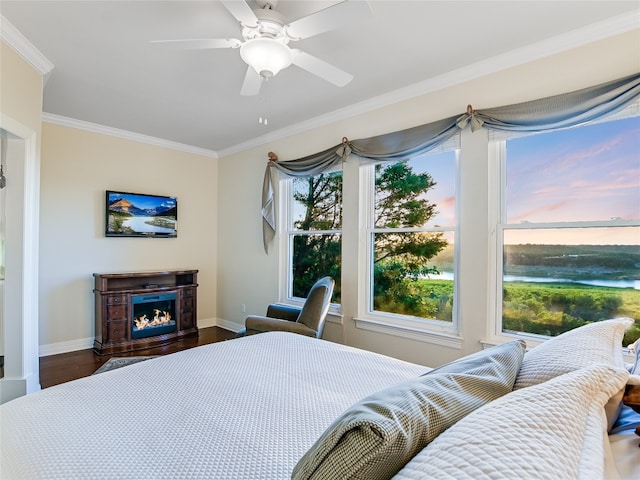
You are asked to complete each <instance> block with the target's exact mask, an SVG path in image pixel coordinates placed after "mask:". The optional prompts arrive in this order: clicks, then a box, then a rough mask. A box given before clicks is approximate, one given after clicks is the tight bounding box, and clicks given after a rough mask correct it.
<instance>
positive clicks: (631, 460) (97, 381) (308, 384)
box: [0, 320, 640, 480]
mask: <svg viewBox="0 0 640 480" xmlns="http://www.w3.org/2000/svg"><path fill="white" fill-rule="evenodd" d="M599 323H600V324H602V325H599V326H598V329H594V328H591V329H589V328H585V327H582V328H581V329H577V330H575V331H573V333H571V335H570V336H569V338H565V339H564V340H563V338H562V337H563V336H560V337H556V338H554V339H552V340H550V341H548V342H547V343H545V344H543V345H542V346H540V347H536V348H535V349H533V350H531V351H529V352H527V353H526V354H525V347H524V344H523V342H509V343H508V344H504V345H501V346H497V347H493V348H491V349H487V350H483V351H482V352H478V353H477V354H474V355H472V356H469V357H465V358H464V359H461V360H459V361H456V362H452V363H451V364H447V365H444V366H441V367H438V368H435V369H431V368H428V367H425V366H421V365H416V364H412V363H408V362H404V361H401V360H398V359H394V358H390V357H386V356H383V355H379V354H376V353H372V352H368V351H364V350H359V349H356V348H352V347H348V346H344V345H339V344H335V343H331V342H328V341H324V340H317V339H312V338H308V337H304V336H301V335H296V334H292V333H285V332H272V333H264V334H260V335H253V336H249V337H243V338H238V339H233V340H228V341H224V342H220V343H216V344H211V345H205V346H201V347H197V348H193V349H190V350H186V351H182V352H178V353H174V354H171V355H166V356H162V357H158V358H154V359H151V360H148V361H145V362H140V363H137V364H134V365H130V366H127V367H124V368H120V369H117V370H113V371H108V372H104V373H100V374H97V375H93V376H91V377H87V378H83V379H79V380H75V381H72V382H68V383H66V384H62V385H58V386H54V387H51V388H47V389H45V390H42V391H40V392H36V393H33V394H30V395H27V396H25V397H21V398H18V399H15V400H13V401H10V402H7V403H5V404H4V405H2V406H0V422H1V423H0V428H1V430H0V442H1V444H0V447H1V450H0V455H1V456H0V461H1V463H0V476H1V478H2V479H29V480H35V479H47V480H54V479H64V480H69V479H75V478H77V479H94V478H95V479H165V478H166V479H182V478H192V479H200V478H202V479H204V478H207V479H213V478H224V479H227V478H228V479H265V480H267V479H286V478H296V479H303V478H335V479H342V478H354V479H355V478H392V477H394V478H397V479H416V478H446V477H448V478H474V479H475V478H563V477H564V478H598V477H600V478H612V477H614V476H615V477H617V476H619V477H620V478H640V449H638V444H639V443H640V437H636V436H634V435H633V430H632V427H631V425H632V424H633V422H634V421H637V419H638V418H635V417H633V415H631V417H630V420H628V421H627V423H628V424H629V425H630V426H629V428H623V426H622V425H618V431H617V433H614V434H611V435H608V434H607V429H608V428H609V427H611V426H613V423H611V422H612V419H607V417H606V415H605V412H606V409H605V404H607V403H608V402H611V401H612V400H611V399H612V398H614V399H615V398H617V396H616V395H617V392H619V391H620V390H621V389H623V388H624V386H625V384H626V383H627V382H629V381H633V379H634V378H635V377H634V376H633V375H630V373H629V371H628V370H629V366H628V365H627V366H625V365H624V362H623V360H622V351H621V349H619V348H617V347H615V346H616V345H620V341H621V338H622V333H623V332H624V329H625V328H626V327H627V326H628V323H625V321H620V320H611V321H607V322H599ZM594 325H595V324H594ZM585 331H586V333H585ZM603 331H606V336H605V337H603V336H602V335H603ZM587 337H589V338H592V340H589V341H590V342H592V343H594V344H597V345H595V346H592V345H590V344H589V343H588V341H587V340H585V338H587ZM616 341H617V343H616ZM576 342H577V343H578V344H579V345H580V346H579V348H575V349H573V350H572V349H571V348H569V349H567V344H569V343H576ZM548 344H549V345H548ZM545 346H546V348H545V349H543V348H542V347H545ZM538 349H540V350H539V352H538V354H537V356H531V355H532V354H533V353H534V352H536V350H538ZM545 350H546V352H545ZM558 351H561V352H562V355H561V357H562V358H564V360H561V361H558V359H557V358H551V357H553V356H557V353H554V352H558ZM545 353H546V355H547V356H549V358H546V359H545V358H544V357H545ZM625 367H626V368H625ZM630 379H631V380H630ZM514 388H515V389H514ZM545 389H546V390H545ZM617 402H618V407H619V406H620V405H619V402H620V400H619V399H618V400H617ZM616 408H617V407H616ZM533 411H535V412H536V414H535V415H533V416H532V415H531V414H530V413H531V412H533ZM509 412H510V413H509ZM632 413H633V412H632ZM618 417H619V415H618V414H617V413H616V419H615V420H618V423H620V422H619V419H618ZM545 422H548V423H550V424H551V425H547V424H546V423H545ZM609 423H611V425H609ZM532 432H533V433H535V435H533V437H532V436H531V435H532ZM538 437H540V438H538ZM538 444H539V445H538ZM559 446H561V449H562V450H563V451H562V452H560V454H559V453H558V450H559V448H558V447H559ZM434 459H435V460H437V462H434ZM557 462H560V463H561V464H562V465H560V466H558V465H557V464H556V463H557ZM559 472H560V474H559Z"/></svg>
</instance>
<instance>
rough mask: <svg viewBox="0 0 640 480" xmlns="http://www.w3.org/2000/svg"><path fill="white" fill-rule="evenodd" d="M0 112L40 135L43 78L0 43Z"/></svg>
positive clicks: (11, 50) (2, 42)
mask: <svg viewBox="0 0 640 480" xmlns="http://www.w3.org/2000/svg"><path fill="white" fill-rule="evenodd" d="M0 78H1V79H2V81H1V82H0V112H2V114H3V115H7V116H9V117H11V118H12V119H13V120H14V121H16V122H20V123H21V124H23V125H25V126H27V127H28V128H30V129H32V130H33V131H34V132H40V121H41V118H42V74H40V73H39V72H37V71H36V70H35V69H34V68H33V67H32V66H31V65H29V64H28V63H27V62H26V61H25V60H24V59H23V58H22V57H21V56H20V55H18V54H17V53H16V52H15V50H13V49H12V48H11V47H9V46H8V45H6V44H5V43H4V41H0Z"/></svg>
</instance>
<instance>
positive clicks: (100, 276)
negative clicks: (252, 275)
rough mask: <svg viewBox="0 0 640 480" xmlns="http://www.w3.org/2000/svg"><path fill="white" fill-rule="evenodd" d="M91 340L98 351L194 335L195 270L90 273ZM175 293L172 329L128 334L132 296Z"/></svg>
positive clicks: (154, 344) (136, 347) (157, 343)
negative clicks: (138, 335)
mask: <svg viewBox="0 0 640 480" xmlns="http://www.w3.org/2000/svg"><path fill="white" fill-rule="evenodd" d="M93 276H94V278H95V288H94V290H93V293H94V297H95V328H96V334H95V340H94V342H93V349H94V350H95V351H96V353H98V354H99V355H110V354H113V353H121V352H130V351H134V350H142V349H145V348H151V347H157V346H160V345H165V344H167V343H170V342H173V341H176V340H179V339H180V338H184V337H189V336H197V335H198V325H197V318H196V306H197V303H196V301H197V288H198V270H172V271H165V272H132V273H94V274H93ZM171 292H175V293H176V312H175V313H176V317H177V318H176V331H174V332H170V333H164V334H161V335H155V336H151V337H145V338H132V325H131V324H132V321H133V319H132V313H133V307H132V303H131V299H132V297H135V296H136V295H150V294H153V293H171Z"/></svg>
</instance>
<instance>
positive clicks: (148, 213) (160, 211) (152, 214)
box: [105, 190, 178, 238]
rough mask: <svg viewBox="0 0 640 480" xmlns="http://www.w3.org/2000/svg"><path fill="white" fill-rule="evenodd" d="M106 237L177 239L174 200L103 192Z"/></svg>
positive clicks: (159, 196) (146, 195)
mask: <svg viewBox="0 0 640 480" xmlns="http://www.w3.org/2000/svg"><path fill="white" fill-rule="evenodd" d="M106 193H107V198H106V209H105V210H106V218H105V225H106V227H105V234H106V236H107V237H165V238H166V237H177V236H178V200H177V199H176V198H175V197H167V196H162V195H148V194H144V193H128V192H116V191H112V190H107V192H106Z"/></svg>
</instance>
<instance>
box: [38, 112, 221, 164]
mask: <svg viewBox="0 0 640 480" xmlns="http://www.w3.org/2000/svg"><path fill="white" fill-rule="evenodd" d="M42 121H43V122H47V123H52V124H55V125H61V126H63V127H69V128H76V129H78V130H84V131H87V132H92V133H99V134H102V135H109V136H111V137H117V138H122V139H124V140H131V141H133V142H138V143H145V144H147V145H154V146H156V147H162V148H169V149H171V150H177V151H180V152H186V153H192V154H194V155H200V156H203V157H209V158H214V159H217V158H218V154H217V153H216V152H214V151H213V150H207V149H206V148H200V147H194V146H192V145H185V144H183V143H178V142H172V141H170V140H164V139H162V138H157V137H151V136H149V135H142V134H140V133H134V132H130V131H128V130H121V129H119V128H113V127H107V126H104V125H100V124H97V123H92V122H86V121H84V120H76V119H74V118H69V117H63V116H61V115H55V114H53V113H46V112H43V113H42Z"/></svg>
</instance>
